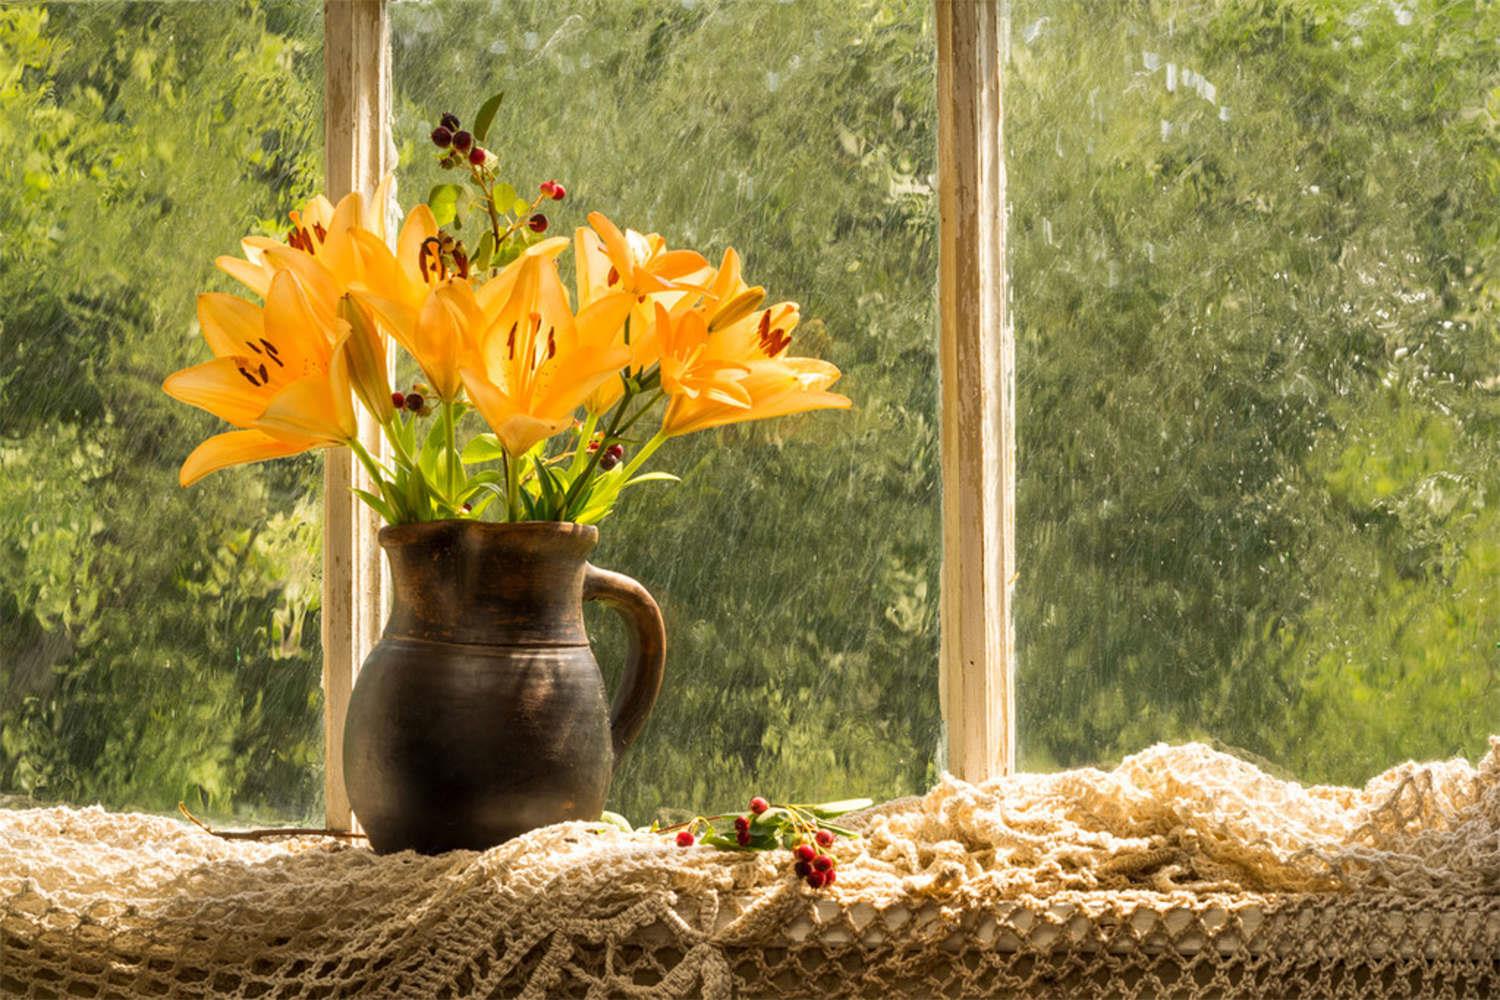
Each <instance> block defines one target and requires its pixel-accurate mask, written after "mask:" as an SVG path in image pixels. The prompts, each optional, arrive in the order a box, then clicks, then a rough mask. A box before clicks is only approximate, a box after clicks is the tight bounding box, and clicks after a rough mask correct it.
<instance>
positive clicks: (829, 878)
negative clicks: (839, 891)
mask: <svg viewBox="0 0 1500 1000" xmlns="http://www.w3.org/2000/svg"><path fill="white" fill-rule="evenodd" d="M838 877H839V873H838V872H836V871H834V870H833V869H832V868H830V869H828V870H827V871H826V872H824V873H823V884H824V885H833V883H834V882H836V881H838Z"/></svg>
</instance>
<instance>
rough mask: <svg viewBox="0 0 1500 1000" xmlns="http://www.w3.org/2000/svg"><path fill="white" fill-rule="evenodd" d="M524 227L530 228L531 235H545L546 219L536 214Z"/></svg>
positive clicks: (540, 214)
mask: <svg viewBox="0 0 1500 1000" xmlns="http://www.w3.org/2000/svg"><path fill="white" fill-rule="evenodd" d="M526 225H528V226H530V227H531V231H532V232H533V233H545V232H546V231H547V217H546V216H545V215H543V214H542V213H541V212H538V213H536V214H535V215H533V216H532V217H531V218H529V219H527V220H526Z"/></svg>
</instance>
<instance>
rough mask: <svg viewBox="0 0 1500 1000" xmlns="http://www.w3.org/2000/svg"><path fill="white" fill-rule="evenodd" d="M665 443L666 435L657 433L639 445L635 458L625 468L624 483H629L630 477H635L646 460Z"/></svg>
mask: <svg viewBox="0 0 1500 1000" xmlns="http://www.w3.org/2000/svg"><path fill="white" fill-rule="evenodd" d="M666 443H667V436H666V434H664V433H662V432H661V431H657V432H656V434H655V436H654V437H652V438H651V440H650V441H647V442H646V443H645V444H643V445H641V450H640V451H638V452H636V453H635V457H634V458H632V459H631V460H630V462H629V463H628V464H626V466H625V482H627V483H628V482H630V477H631V476H633V475H635V473H636V470H637V469H639V468H640V467H641V466H642V465H644V464H645V462H646V459H648V458H650V457H651V456H652V454H654V453H655V451H656V449H658V448H660V447H661V446H662V445H664V444H666Z"/></svg>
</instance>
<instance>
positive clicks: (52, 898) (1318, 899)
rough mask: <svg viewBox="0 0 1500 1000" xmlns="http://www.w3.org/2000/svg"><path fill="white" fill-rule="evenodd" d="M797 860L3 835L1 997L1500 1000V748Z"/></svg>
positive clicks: (1144, 769)
mask: <svg viewBox="0 0 1500 1000" xmlns="http://www.w3.org/2000/svg"><path fill="white" fill-rule="evenodd" d="M851 822H853V823H854V824H856V825H858V826H859V828H860V829H862V830H863V832H864V838H863V840H861V841H859V842H857V843H853V844H849V845H846V846H841V847H840V848H839V850H841V851H843V852H844V853H843V855H842V856H841V857H840V861H839V881H838V883H837V884H836V885H835V886H833V887H831V888H830V889H827V890H824V891H822V892H813V891H811V890H809V889H808V888H807V887H806V886H805V885H804V884H803V883H802V882H801V881H800V880H797V879H794V878H792V877H791V875H790V872H789V868H790V863H789V860H788V858H787V857H785V856H784V855H783V854H780V853H767V854H752V855H738V854H729V853H721V852H719V851H716V850H713V849H708V848H688V849H683V848H678V847H676V846H674V845H672V844H670V843H663V842H662V841H661V840H660V839H658V838H653V837H649V836H644V835H633V834H625V833H621V832H617V831H612V830H609V829H605V828H603V827H596V826H591V825H589V824H582V823H575V824H565V825H562V826H556V827H551V828H548V829H545V830H539V831H536V832H535V833H532V834H529V835H527V836H525V837H522V838H520V839H518V840H515V841H512V842H510V843H508V844H504V845H502V846H500V847H497V848H494V849H493V850H490V851H486V852H483V853H466V852H455V853H452V854H448V855H444V856H441V857H432V858H429V857H420V856H417V855H412V854H404V855H395V856H389V857H376V856H374V855H372V854H371V853H369V852H368V851H367V850H364V849H361V848H357V847H349V846H345V845H341V844H337V843H334V842H332V841H330V840H325V839H320V838H301V839H298V840H292V841H284V842H278V843H266V842H241V841H225V840H221V839H218V838H215V837H213V836H211V835H209V834H206V833H203V832H201V831H199V830H196V829H194V828H192V827H189V826H187V825H185V824H183V823H181V822H179V821H177V820H175V819H169V818H163V817H156V816H143V815H134V814H119V813H110V812H106V811H104V810H101V809H97V808H89V809H71V808H48V809H31V810H14V811H8V812H0V994H4V995H20V996H26V997H53V996H74V995H89V996H136V995H149V996H168V995H171V996H236V997H342V996H355V995H358V996H389V997H429V996H430V997H444V996H525V997H559V996H587V997H670V996H682V997H698V996H706V997H732V996H747V997H760V996H789V997H802V996H807V997H825V996H860V997H863V996H882V997H893V996H923V997H925V996H934V995H944V996H967V995H986V996H994V995H1018V994H1021V995H1033V996H1054V995H1059V996H1060V995H1080V994H1081V995H1091V996H1092V995H1109V996H1127V997H1137V996H1139V997H1146V996H1163V995H1167V996H1229V995H1255V996H1264V995H1273V996H1350V997H1354V996H1359V997H1364V996H1377V995H1388V996H1487V995H1500V737H1497V738H1494V739H1492V740H1491V744H1490V751H1489V754H1488V755H1487V756H1486V757H1485V758H1484V759H1483V761H1481V762H1480V764H1479V765H1478V766H1477V767H1475V766H1471V765H1470V764H1468V763H1466V762H1464V761H1461V760H1455V761H1448V762H1443V763H1435V764H1404V765H1401V766H1399V767H1395V768H1392V769H1391V770H1389V771H1387V772H1386V773H1384V774H1382V775H1380V776H1379V777H1378V778H1376V779H1374V780H1373V781H1371V782H1370V783H1369V784H1368V785H1366V786H1365V787H1364V788H1363V789H1351V788H1331V787H1304V786H1301V785H1298V784H1296V783H1293V782H1288V781H1283V780H1280V779H1278V778H1275V777H1272V776H1269V775H1267V774H1265V773H1263V772H1262V771H1260V770H1258V769H1257V768H1255V767H1254V766H1252V765H1250V764H1248V763H1246V762H1244V761H1242V760H1240V759H1238V758H1236V757H1233V756H1230V755H1228V754H1225V753H1221V752H1218V751H1215V750H1213V749H1210V748H1208V747H1205V746H1202V745H1198V744H1189V745H1186V746H1175V747H1169V746H1155V747H1152V748H1150V749H1148V750H1145V751H1143V752H1141V753H1139V754H1136V755H1134V756H1132V757H1129V758H1127V759H1126V760H1125V761H1123V762H1122V763H1121V764H1120V766H1119V767H1117V768H1115V769H1114V770H1112V771H1099V770H1089V769H1085V770H1076V771H1067V772H1063V773H1059V774H1050V775H1017V776H1013V777H1009V778H1003V779H998V780H995V781H992V782H989V783H986V784H983V785H977V786H976V785H970V784H966V783H964V782H961V781H957V780H952V779H948V780H945V781H943V782H942V783H941V784H940V785H938V786H937V787H936V788H934V789H933V790H932V791H931V792H929V793H928V794H926V795H924V796H920V797H915V798H910V799H902V800H898V801H896V802H891V803H887V804H885V805H883V806H880V807H877V808H876V809H872V810H869V811H868V812H866V813H864V814H861V815H859V816H856V817H854V818H853V819H852V820H851Z"/></svg>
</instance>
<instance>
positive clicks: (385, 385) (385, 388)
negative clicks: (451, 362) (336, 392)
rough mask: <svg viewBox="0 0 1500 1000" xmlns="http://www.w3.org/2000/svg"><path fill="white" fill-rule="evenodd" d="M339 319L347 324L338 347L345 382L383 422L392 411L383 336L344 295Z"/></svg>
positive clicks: (364, 312)
mask: <svg viewBox="0 0 1500 1000" xmlns="http://www.w3.org/2000/svg"><path fill="white" fill-rule="evenodd" d="M339 319H341V320H343V321H344V322H345V323H347V324H349V333H348V335H347V336H345V337H344V340H343V344H342V345H341V348H340V349H341V350H342V351H343V352H344V358H345V360H346V362H347V363H348V365H349V383H350V385H352V386H353V387H354V394H355V395H357V396H358V397H359V399H360V402H362V403H364V404H365V407H366V408H367V409H369V411H370V412H371V413H372V414H374V415H375V419H376V420H378V421H380V422H381V423H385V422H386V421H387V420H389V419H391V417H392V416H394V415H395V412H396V411H395V408H394V407H393V406H392V405H391V380H390V376H389V374H387V372H386V366H385V338H384V337H382V336H381V334H380V331H379V330H377V329H376V328H375V323H374V321H373V320H371V319H370V315H369V313H367V312H366V311H365V309H364V307H363V306H361V305H360V304H359V303H357V302H355V301H354V299H352V298H351V297H349V296H348V295H345V296H344V297H343V298H342V299H340V300H339Z"/></svg>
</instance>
